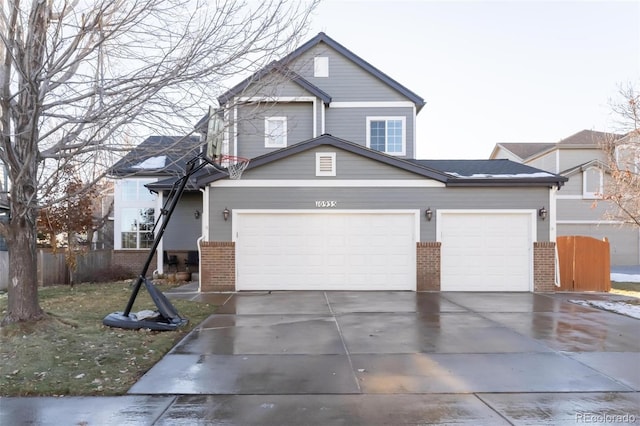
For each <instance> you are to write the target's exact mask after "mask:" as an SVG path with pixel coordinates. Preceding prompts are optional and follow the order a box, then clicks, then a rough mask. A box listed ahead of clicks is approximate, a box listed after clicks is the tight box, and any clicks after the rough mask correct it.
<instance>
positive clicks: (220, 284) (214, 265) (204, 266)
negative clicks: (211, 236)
mask: <svg viewBox="0 0 640 426" xmlns="http://www.w3.org/2000/svg"><path fill="white" fill-rule="evenodd" d="M200 257H201V259H200V291H202V292H205V291H235V290H236V243H235V242H233V241H202V242H200Z"/></svg>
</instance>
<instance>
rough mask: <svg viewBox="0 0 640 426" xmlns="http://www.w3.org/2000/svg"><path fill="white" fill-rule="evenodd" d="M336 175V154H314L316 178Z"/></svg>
mask: <svg viewBox="0 0 640 426" xmlns="http://www.w3.org/2000/svg"><path fill="white" fill-rule="evenodd" d="M335 175H336V153H335V152H316V176H335Z"/></svg>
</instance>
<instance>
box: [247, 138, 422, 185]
mask: <svg viewBox="0 0 640 426" xmlns="http://www.w3.org/2000/svg"><path fill="white" fill-rule="evenodd" d="M317 152H335V153H336V176H335V177H334V176H325V177H316V153H317ZM242 179H245V180H246V179H317V180H327V181H330V180H335V179H385V180H394V179H424V178H423V177H422V176H418V175H415V174H413V173H410V172H407V171H405V170H401V169H398V168H397V167H393V166H389V165H387V164H383V163H379V162H377V161H373V160H370V159H368V158H364V157H362V156H360V155H356V154H353V153H351V152H348V151H344V150H341V149H337V148H336V147H334V146H329V145H327V146H319V147H317V148H315V149H310V150H308V151H305V152H301V153H300V154H296V155H292V156H290V157H288V158H284V159H282V160H280V161H277V162H275V163H270V164H265V165H264V166H261V167H259V168H256V169H255V170H247V171H246V172H244V173H243V175H242Z"/></svg>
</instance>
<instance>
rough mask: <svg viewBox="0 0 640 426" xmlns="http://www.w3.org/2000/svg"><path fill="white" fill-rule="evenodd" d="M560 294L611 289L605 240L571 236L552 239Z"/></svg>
mask: <svg viewBox="0 0 640 426" xmlns="http://www.w3.org/2000/svg"><path fill="white" fill-rule="evenodd" d="M556 247H557V248H558V264H559V268H560V291H603V292H608V291H610V290H611V265H610V257H609V241H607V239H606V238H605V239H604V240H598V239H596V238H592V237H584V236H579V235H572V236H568V237H558V238H556Z"/></svg>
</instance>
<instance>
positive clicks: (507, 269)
mask: <svg viewBox="0 0 640 426" xmlns="http://www.w3.org/2000/svg"><path fill="white" fill-rule="evenodd" d="M440 222H441V223H440V224H439V227H440V241H441V243H442V248H441V256H442V268H441V288H442V290H443V291H529V290H530V282H531V264H532V245H533V239H532V238H533V235H534V229H533V228H532V220H531V213H529V212H522V213H520V212H501V211H493V212H477V211H476V212H441V217H440Z"/></svg>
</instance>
